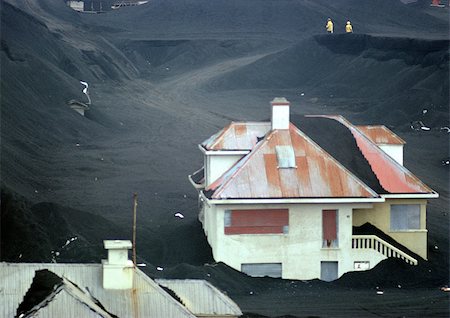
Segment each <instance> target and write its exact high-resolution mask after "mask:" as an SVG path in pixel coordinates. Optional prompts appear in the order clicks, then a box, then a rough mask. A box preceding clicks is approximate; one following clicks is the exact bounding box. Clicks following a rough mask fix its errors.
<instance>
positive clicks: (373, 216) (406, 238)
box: [353, 199, 427, 259]
mask: <svg viewBox="0 0 450 318" xmlns="http://www.w3.org/2000/svg"><path fill="white" fill-rule="evenodd" d="M391 204H419V205H420V229H419V230H409V231H391V224H390V223H391V221H390V209H391ZM426 204H427V201H426V200H425V199H386V202H383V203H375V204H374V205H373V209H371V210H364V209H356V210H355V211H354V213H353V225H355V226H360V225H363V224H364V223H366V222H369V223H371V224H373V225H375V226H376V227H378V228H379V229H380V230H382V231H383V232H385V233H386V234H387V235H389V236H391V237H392V238H394V239H395V240H396V241H398V242H399V243H400V244H403V245H404V246H406V247H407V248H409V249H410V250H411V251H413V252H414V253H416V254H418V255H419V256H421V257H423V258H424V259H427V229H426Z"/></svg>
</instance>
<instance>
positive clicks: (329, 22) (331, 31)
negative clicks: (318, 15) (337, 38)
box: [325, 18, 333, 33]
mask: <svg viewBox="0 0 450 318" xmlns="http://www.w3.org/2000/svg"><path fill="white" fill-rule="evenodd" d="M325 28H326V29H327V32H328V33H333V21H331V19H330V18H328V20H327V25H326V26H325Z"/></svg>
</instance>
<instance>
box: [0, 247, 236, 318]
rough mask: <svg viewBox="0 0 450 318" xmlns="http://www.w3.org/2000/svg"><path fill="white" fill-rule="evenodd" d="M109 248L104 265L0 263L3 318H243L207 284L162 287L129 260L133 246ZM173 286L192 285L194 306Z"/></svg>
mask: <svg viewBox="0 0 450 318" xmlns="http://www.w3.org/2000/svg"><path fill="white" fill-rule="evenodd" d="M104 244H105V248H106V249H108V259H107V260H104V261H103V262H102V264H56V263H50V264H43V263H42V264H36V263H34V264H33V263H14V264H13V263H0V316H1V317H21V318H22V317H108V318H109V317H155V318H166V317H174V318H175V317H184V318H194V317H199V315H197V314H195V313H194V311H195V310H197V309H198V308H201V309H202V310H201V314H202V315H201V317H230V318H233V317H238V316H240V315H242V312H241V311H240V309H239V307H238V306H237V305H236V304H235V303H234V302H233V301H232V300H231V299H229V298H228V297H227V296H226V295H225V294H223V293H222V292H221V291H219V290H218V289H216V288H214V287H212V285H210V284H209V283H207V282H204V281H202V280H186V281H183V280H180V281H177V280H168V281H167V283H166V282H165V281H163V283H162V284H158V283H157V282H155V281H154V280H152V279H151V278H150V277H148V276H147V275H145V274H144V273H143V272H142V271H141V270H139V269H138V268H136V267H135V266H134V265H133V263H132V262H131V261H130V260H128V249H129V248H131V242H130V241H109V240H107V241H104ZM172 284H182V285H183V286H186V287H185V288H187V289H189V290H190V292H191V293H192V296H191V300H192V302H191V303H186V302H185V301H184V299H185V296H184V294H182V293H181V292H180V291H178V290H177V289H176V288H175V287H174V288H173V290H172V289H171V285H172ZM165 285H167V286H165ZM178 292H180V294H181V296H180V297H178V295H177V293H178ZM196 295H207V297H206V298H204V299H202V298H201V297H196ZM192 297H194V298H192ZM214 304H220V306H217V305H216V306H214Z"/></svg>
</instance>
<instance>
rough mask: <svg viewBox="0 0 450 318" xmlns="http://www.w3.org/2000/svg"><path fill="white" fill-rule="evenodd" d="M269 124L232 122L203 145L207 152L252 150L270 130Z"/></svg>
mask: <svg viewBox="0 0 450 318" xmlns="http://www.w3.org/2000/svg"><path fill="white" fill-rule="evenodd" d="M270 128H271V124H270V123H267V122H259V123H258V122H243V123H236V122H232V123H230V124H229V125H228V126H227V127H225V128H224V129H222V130H221V131H219V132H218V133H217V134H215V135H213V136H211V137H210V138H208V139H207V140H205V141H204V142H203V143H202V146H203V147H204V148H205V149H206V150H250V149H252V148H253V147H254V146H255V145H256V143H257V142H258V138H262V137H264V135H265V134H267V132H268V131H269V130H270Z"/></svg>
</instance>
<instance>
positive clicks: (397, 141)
mask: <svg viewBox="0 0 450 318" xmlns="http://www.w3.org/2000/svg"><path fill="white" fill-rule="evenodd" d="M355 127H356V128H358V129H359V131H361V132H362V133H363V134H364V135H365V136H366V137H367V138H369V139H370V140H371V141H372V142H373V143H375V144H377V145H380V144H385V145H404V144H405V143H406V142H405V141H404V140H403V139H402V138H400V137H399V136H397V135H396V134H395V133H394V132H393V131H391V130H390V129H389V128H387V127H386V126H383V125H376V126H371V125H368V126H355Z"/></svg>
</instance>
